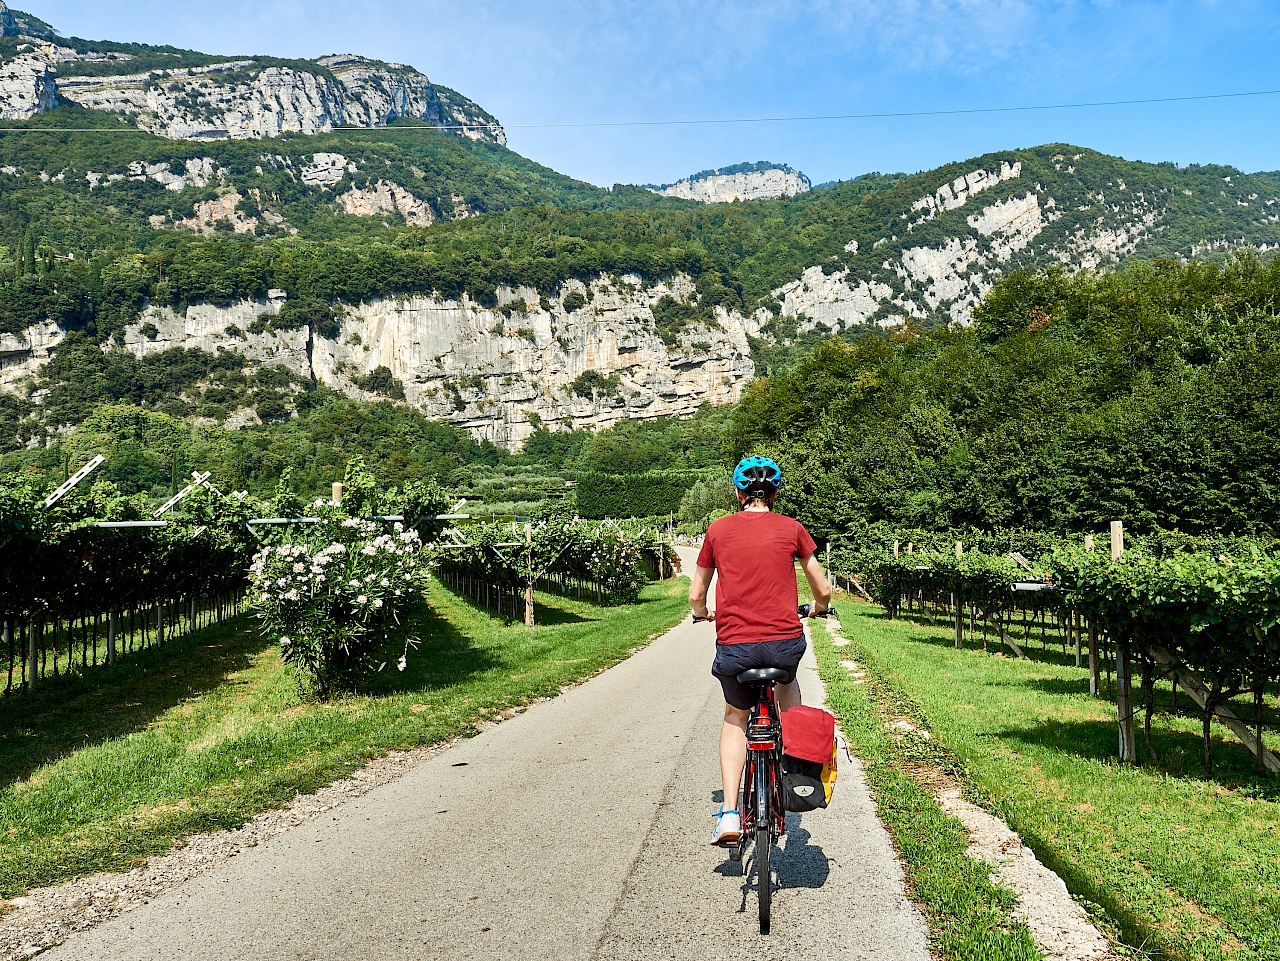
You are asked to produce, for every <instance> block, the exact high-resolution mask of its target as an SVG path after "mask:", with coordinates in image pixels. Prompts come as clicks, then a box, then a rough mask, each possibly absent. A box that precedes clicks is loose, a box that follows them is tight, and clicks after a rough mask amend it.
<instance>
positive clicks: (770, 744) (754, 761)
mask: <svg viewBox="0 0 1280 961" xmlns="http://www.w3.org/2000/svg"><path fill="white" fill-rule="evenodd" d="M773 688H774V686H773V684H763V685H761V686H760V688H759V693H758V695H757V698H756V705H755V707H754V708H752V710H751V716H750V718H749V719H748V720H747V761H746V764H744V765H743V768H742V784H741V787H740V788H739V799H740V800H739V804H738V810H739V811H740V812H742V815H741V816H742V837H741V839H740V840H739V841H738V847H737V851H736V852H735V853H736V854H737V858H736V859H735V860H740V859H741V858H742V855H743V854H744V853H745V851H746V848H747V844H748V843H749V842H750V840H751V838H753V837H754V836H755V834H756V831H757V829H758V828H759V826H760V824H761V823H762V822H763V823H765V824H768V826H769V839H770V841H771V842H774V843H776V842H777V841H778V839H779V838H781V837H782V835H784V834H786V833H787V819H786V811H784V810H783V807H782V724H781V721H780V720H779V717H778V707H777V702H776V700H775V698H774V690H773Z"/></svg>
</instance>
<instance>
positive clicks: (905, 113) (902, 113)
mask: <svg viewBox="0 0 1280 961" xmlns="http://www.w3.org/2000/svg"><path fill="white" fill-rule="evenodd" d="M1277 95H1280V90H1248V91H1242V92H1238V93H1204V94H1191V95H1188V96H1183V97H1145V98H1140V99H1134V100H1092V101H1082V102H1079V103H1043V104H1030V105H1024V106H1016V107H957V108H954V109H949V110H895V111H885V112H879V113H836V114H812V115H807V116H793V117H711V118H701V119H693V120H583V121H557V122H550V123H512V124H501V123H448V124H426V125H423V126H421V127H417V126H406V127H357V126H336V127H331V128H330V131H343V132H350V131H357V130H361V131H371V130H379V131H389V132H392V133H412V132H415V131H420V130H462V131H467V130H545V129H563V128H588V127H596V128H598V127H693V126H711V125H727V124H759V123H811V122H816V121H833V120H888V119H895V118H911V117H956V116H968V115H973V114H992V113H1029V112H1033V111H1037V110H1084V109H1091V108H1094V107H1134V106H1143V105H1150V104H1160V103H1190V102H1192V101H1200V100H1234V99H1240V98H1243V97H1274V96H1277ZM147 132H148V131H145V130H142V129H140V128H138V127H132V126H130V127H0V133H126V134H130V133H147ZM290 132H291V133H293V132H294V131H290ZM321 132H329V131H321Z"/></svg>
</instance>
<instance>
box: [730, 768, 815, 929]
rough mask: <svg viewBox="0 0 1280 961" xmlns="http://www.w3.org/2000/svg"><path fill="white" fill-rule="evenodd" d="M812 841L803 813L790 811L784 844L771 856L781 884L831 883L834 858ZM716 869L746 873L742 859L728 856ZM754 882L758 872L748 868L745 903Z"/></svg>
mask: <svg viewBox="0 0 1280 961" xmlns="http://www.w3.org/2000/svg"><path fill="white" fill-rule="evenodd" d="M716 793H717V794H718V793H720V792H718V791H717V792H716ZM812 841H813V835H811V834H810V833H809V832H808V831H807V830H805V828H804V826H803V825H802V824H801V822H800V815H798V814H788V815H787V836H786V840H785V841H784V846H783V847H782V849H781V850H775V851H774V855H773V857H772V859H771V863H772V867H773V870H774V877H775V879H776V882H777V885H778V887H779V888H821V887H823V886H824V885H825V884H826V883H827V878H828V877H829V876H830V874H831V861H830V859H829V858H828V857H827V853H826V852H825V851H823V850H822V847H821V846H820V845H817V844H813V843H812ZM744 863H745V862H744ZM712 870H713V871H714V873H716V874H718V875H720V876H721V877H725V878H741V877H743V865H742V863H739V862H737V861H731V860H729V858H727V857H726V858H725V859H724V860H723V861H722V862H720V863H719V864H717V865H716V866H715V867H714V868H713V869H712ZM754 883H755V880H754V875H753V873H751V872H750V870H748V873H747V874H746V876H745V878H744V881H743V888H742V891H743V898H744V901H743V903H744V905H745V903H746V902H745V898H746V897H747V895H748V894H749V893H750V891H751V890H752V889H753V886H754ZM744 910H745V908H744Z"/></svg>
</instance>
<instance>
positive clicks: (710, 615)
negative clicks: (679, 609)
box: [693, 611, 716, 624]
mask: <svg viewBox="0 0 1280 961" xmlns="http://www.w3.org/2000/svg"><path fill="white" fill-rule="evenodd" d="M715 619H716V612H715V611H707V616H706V617H699V616H698V615H697V614H694V615H693V623H695V624H698V623H701V622H702V621H714V620H715Z"/></svg>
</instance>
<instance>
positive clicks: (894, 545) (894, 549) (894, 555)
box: [893, 541, 898, 561]
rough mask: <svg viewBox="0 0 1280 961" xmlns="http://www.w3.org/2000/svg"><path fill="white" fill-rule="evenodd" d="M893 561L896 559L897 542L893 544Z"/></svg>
mask: <svg viewBox="0 0 1280 961" xmlns="http://www.w3.org/2000/svg"><path fill="white" fill-rule="evenodd" d="M893 559H894V560H895V561H896V560H897V559H898V542H897V541H894V542H893Z"/></svg>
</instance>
